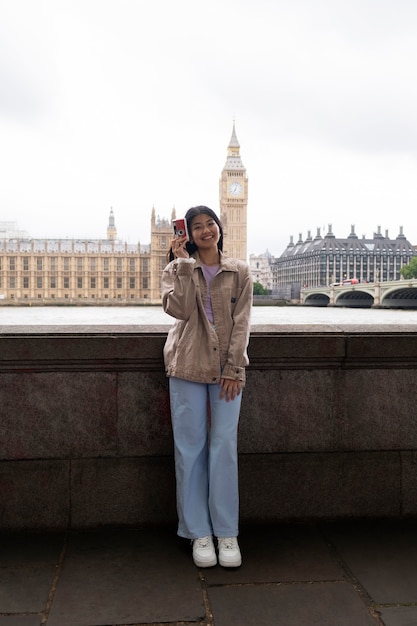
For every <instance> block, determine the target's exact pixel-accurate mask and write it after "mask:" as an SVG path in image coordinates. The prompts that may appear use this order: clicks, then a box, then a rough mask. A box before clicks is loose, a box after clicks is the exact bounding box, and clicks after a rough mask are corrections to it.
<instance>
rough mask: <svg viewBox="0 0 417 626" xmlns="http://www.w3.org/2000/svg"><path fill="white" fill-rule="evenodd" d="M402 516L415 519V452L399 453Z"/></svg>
mask: <svg viewBox="0 0 417 626" xmlns="http://www.w3.org/2000/svg"><path fill="white" fill-rule="evenodd" d="M401 478H402V480H401V490H402V511H401V512H402V515H404V516H405V517H417V452H415V451H414V450H410V451H409V452H407V451H406V452H401Z"/></svg>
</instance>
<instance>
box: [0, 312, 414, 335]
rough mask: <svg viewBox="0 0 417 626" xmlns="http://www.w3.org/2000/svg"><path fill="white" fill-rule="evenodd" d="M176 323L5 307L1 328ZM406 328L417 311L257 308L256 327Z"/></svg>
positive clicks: (152, 316)
mask: <svg viewBox="0 0 417 626" xmlns="http://www.w3.org/2000/svg"><path fill="white" fill-rule="evenodd" d="M172 322H173V319H172V318H171V317H170V316H169V315H167V314H166V313H164V311H163V310H162V307H158V306H143V307H142V306H139V307H132V306H127V307H123V306H120V307H116V306H111V307H87V306H86V307H81V306H80V307H52V306H44V307H42V306H38V307H36V306H33V307H17V306H13V307H4V306H3V307H2V306H0V330H1V326H45V325H46V326H56V325H58V326H66V325H67V326H96V325H99V326H131V325H133V326H138V325H139V326H146V325H151V326H154V325H158V326H159V325H163V326H167V325H168V326H169V325H171V324H172ZM269 324H277V325H316V324H322V325H336V326H337V325H339V324H344V325H346V324H349V325H361V326H362V325H368V324H369V325H376V324H381V325H399V326H402V325H405V326H411V325H416V324H417V310H401V309H349V308H340V307H328V308H327V307H311V306H254V307H253V309H252V326H256V325H269Z"/></svg>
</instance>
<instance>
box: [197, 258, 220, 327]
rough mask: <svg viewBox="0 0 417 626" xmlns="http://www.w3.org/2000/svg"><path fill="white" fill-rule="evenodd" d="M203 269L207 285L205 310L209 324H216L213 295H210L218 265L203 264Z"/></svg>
mask: <svg viewBox="0 0 417 626" xmlns="http://www.w3.org/2000/svg"><path fill="white" fill-rule="evenodd" d="M201 269H202V270H203V275H204V278H205V279H206V283H207V300H206V302H205V305H204V310H205V312H206V315H207V318H208V320H209V322H211V323H212V324H214V315H213V307H212V306H211V295H210V283H211V281H212V280H213V278H214V277H215V275H216V274H217V272H218V269H219V266H218V265H204V264H203V263H202V264H201Z"/></svg>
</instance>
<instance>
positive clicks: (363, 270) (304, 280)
mask: <svg viewBox="0 0 417 626" xmlns="http://www.w3.org/2000/svg"><path fill="white" fill-rule="evenodd" d="M416 254H417V252H416V249H415V247H414V246H413V245H412V244H411V243H410V242H409V241H408V240H407V238H406V236H405V235H404V233H403V227H402V226H401V227H400V229H399V234H398V235H397V237H396V238H395V239H391V238H390V237H389V234H388V231H385V234H382V232H381V227H380V226H378V229H377V232H375V233H374V235H373V237H372V238H366V237H365V236H363V237H358V235H357V234H356V232H355V227H354V226H352V227H351V232H350V234H349V235H348V236H347V237H346V238H344V239H339V238H336V236H335V235H334V234H333V231H332V225H331V224H329V227H328V232H327V234H326V235H325V236H324V237H322V236H321V233H320V228H318V229H317V234H316V236H315V237H314V238H313V237H312V236H311V231H308V234H307V238H306V239H303V238H302V235H301V234H300V236H299V239H298V241H297V242H296V243H294V241H293V238H292V237H291V239H290V243H289V244H288V246H287V248H286V249H285V250H284V252H283V253H282V254H281V256H280V257H279V258H276V259H275V260H273V261H272V262H271V272H272V292H273V293H278V292H279V291H280V290H282V289H283V288H288V287H289V286H291V287H292V297H293V298H297V293H296V292H297V290H298V291H299V290H300V289H301V288H302V287H323V286H329V285H331V284H335V283H336V284H337V283H342V282H343V281H344V280H350V279H357V280H358V281H359V282H369V283H373V282H379V281H387V280H400V279H401V268H402V267H403V266H404V265H408V263H409V262H410V261H411V259H412V258H413V256H416Z"/></svg>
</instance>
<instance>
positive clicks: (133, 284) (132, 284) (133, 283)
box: [129, 278, 135, 289]
mask: <svg viewBox="0 0 417 626" xmlns="http://www.w3.org/2000/svg"><path fill="white" fill-rule="evenodd" d="M129 286H130V288H131V289H134V288H135V279H134V278H131V279H130V280H129Z"/></svg>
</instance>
